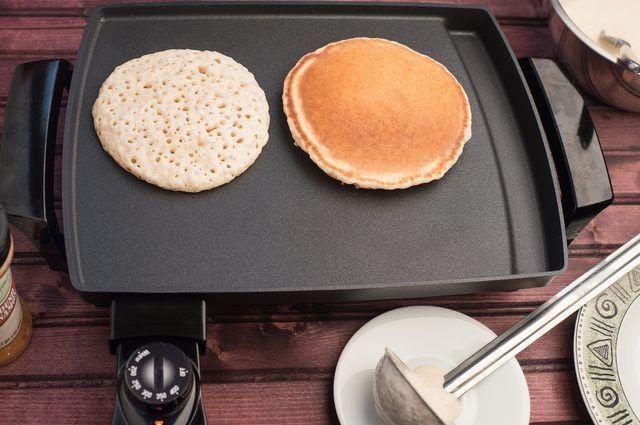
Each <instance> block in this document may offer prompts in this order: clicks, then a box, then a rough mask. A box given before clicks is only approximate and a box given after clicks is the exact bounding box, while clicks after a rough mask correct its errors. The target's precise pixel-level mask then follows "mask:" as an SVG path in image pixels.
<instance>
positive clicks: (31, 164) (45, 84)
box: [0, 60, 71, 270]
mask: <svg viewBox="0 0 640 425" xmlns="http://www.w3.org/2000/svg"><path fill="white" fill-rule="evenodd" d="M70 80H71V64H70V63H69V62H67V61H63V60H44V61H36V62H29V63H24V64H20V65H18V66H16V68H15V70H14V71H13V77H12V80H11V86H10V88H9V97H8V103H7V108H6V111H5V116H4V125H3V130H2V141H1V144H0V204H2V205H3V206H4V208H5V210H6V211H7V215H8V217H9V221H10V223H11V224H13V225H14V226H16V227H17V228H19V229H20V230H21V231H22V232H24V233H25V234H26V235H27V237H29V239H31V241H33V243H34V244H35V245H36V246H37V247H38V249H39V250H40V252H41V253H42V255H43V256H44V258H45V260H46V261H47V263H48V264H49V266H50V267H51V268H52V269H54V270H66V260H65V252H64V238H63V235H62V232H61V230H60V226H59V225H58V221H57V218H56V214H55V209H54V203H53V190H54V187H53V180H54V158H55V148H56V137H57V130H58V116H59V112H60V101H61V98H62V93H63V91H64V89H66V88H68V87H69V83H70Z"/></svg>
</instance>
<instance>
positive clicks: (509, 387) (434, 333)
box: [333, 306, 530, 425]
mask: <svg viewBox="0 0 640 425" xmlns="http://www.w3.org/2000/svg"><path fill="white" fill-rule="evenodd" d="M495 336H496V335H495V334H494V333H493V332H492V331H491V330H490V329H488V328H487V327H486V326H484V325H483V324H482V323H480V322H478V321H477V320H475V319H472V318H471V317H469V316H466V315H464V314H462V313H458V312H456V311H453V310H448V309H444V308H439V307H420V306H417V307H405V308H399V309H397V310H392V311H389V312H387V313H384V314H382V315H380V316H378V317H376V318H374V319H372V320H370V321H369V322H367V323H366V324H365V325H364V326H362V328H360V329H359V330H358V331H357V332H356V333H355V334H354V335H353V336H352V337H351V339H350V340H349V342H348V343H347V345H346V346H345V347H344V350H343V351H342V354H341V355H340V359H339V360H338V365H337V366H336V372H335V377H334V382H333V399H334V402H335V407H336V412H337V414H338V419H339V421H340V423H341V424H342V425H377V424H383V422H382V420H380V419H379V418H378V415H377V413H376V410H375V406H374V403H373V384H372V381H373V373H374V370H375V367H376V364H377V363H378V360H380V358H381V357H382V354H383V352H384V349H385V347H389V348H391V349H392V350H393V351H395V353H396V354H397V355H398V356H400V358H401V359H403V360H404V361H405V362H406V363H407V365H408V366H409V367H411V368H414V367H416V366H419V365H424V364H428V365H433V366H438V367H440V368H441V369H442V370H444V371H445V372H448V371H449V370H451V369H452V368H453V367H454V366H455V365H457V364H459V363H460V362H462V360H464V359H465V358H467V357H468V356H469V355H470V354H472V353H474V352H475V351H476V350H478V349H479V348H481V347H482V346H483V345H485V344H486V343H487V342H489V341H491V340H492V339H493V338H495ZM461 402H462V414H461V415H460V417H459V418H458V420H457V421H456V425H527V424H528V423H529V413H530V405H529V389H528V387H527V381H526V380H525V377H524V374H523V373H522V369H521V368H520V365H519V364H518V362H517V361H516V360H515V359H514V360H511V361H509V362H508V363H506V364H505V365H504V366H502V367H501V368H500V369H498V370H497V371H496V372H494V373H493V374H492V375H491V376H489V377H488V378H487V379H485V380H484V381H483V382H481V383H480V384H478V385H477V386H476V387H475V388H473V389H472V390H470V391H469V392H467V393H466V394H464V395H463V396H462V399H461Z"/></svg>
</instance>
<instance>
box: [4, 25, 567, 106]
mask: <svg viewBox="0 0 640 425" xmlns="http://www.w3.org/2000/svg"><path fill="white" fill-rule="evenodd" d="M60 19H62V20H66V19H70V18H60ZM68 25H69V28H64V27H56V28H39V27H36V28H34V29H28V30H23V29H16V28H2V27H0V101H6V97H7V91H8V88H9V82H10V79H11V74H12V72H13V68H14V67H15V65H17V64H19V63H22V62H27V61H30V60H36V59H46V58H59V57H61V58H63V59H69V60H71V59H73V57H74V56H75V54H76V52H77V50H78V46H79V45H80V38H81V36H82V32H83V28H82V27H79V26H77V25H78V23H77V19H75V18H74V19H72V20H71V22H70V23H69V24H68ZM502 29H503V31H504V33H505V34H506V36H507V38H508V40H509V43H510V44H511V47H512V48H513V50H514V52H515V53H516V55H517V56H518V57H523V56H536V57H552V56H554V55H555V52H556V48H555V45H554V43H553V42H552V41H551V38H550V34H549V31H548V29H547V28H546V27H542V26H526V25H509V24H506V25H503V26H502Z"/></svg>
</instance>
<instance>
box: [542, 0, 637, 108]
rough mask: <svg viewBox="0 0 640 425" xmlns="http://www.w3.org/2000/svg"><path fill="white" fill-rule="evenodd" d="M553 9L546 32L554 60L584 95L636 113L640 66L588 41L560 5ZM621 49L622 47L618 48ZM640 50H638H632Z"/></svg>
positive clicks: (553, 3)
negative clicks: (552, 45) (555, 48)
mask: <svg viewBox="0 0 640 425" xmlns="http://www.w3.org/2000/svg"><path fill="white" fill-rule="evenodd" d="M551 5H552V7H553V9H552V11H551V15H550V17H549V28H550V30H551V34H552V36H553V38H554V40H555V42H556V44H557V46H558V57H559V58H560V60H561V61H562V62H563V63H564V64H565V66H566V68H567V69H568V71H569V73H570V74H571V75H572V76H573V78H574V79H575V80H576V82H577V83H578V84H579V85H580V86H581V87H582V88H583V89H584V90H585V91H587V92H589V93H590V94H592V95H593V96H595V97H597V98H598V99H600V100H602V101H603V102H605V103H608V104H610V105H612V106H615V107H618V108H621V109H626V110H628V111H634V112H640V65H639V64H638V63H637V61H635V60H634V59H633V58H630V57H628V56H627V55H626V54H625V53H624V51H621V50H620V49H619V54H618V55H614V54H612V53H611V52H609V51H607V50H606V49H604V48H603V47H601V46H599V45H598V44H597V43H595V42H594V41H593V40H591V39H589V38H588V37H587V36H586V35H585V34H584V33H583V32H582V31H581V30H580V29H579V28H578V27H577V26H576V24H575V23H573V21H572V20H571V18H570V17H569V16H568V15H567V13H566V12H565V11H564V9H563V8H562V5H560V2H559V1H558V0H551ZM619 46H621V47H622V46H624V44H619ZM633 47H634V48H635V49H640V46H633Z"/></svg>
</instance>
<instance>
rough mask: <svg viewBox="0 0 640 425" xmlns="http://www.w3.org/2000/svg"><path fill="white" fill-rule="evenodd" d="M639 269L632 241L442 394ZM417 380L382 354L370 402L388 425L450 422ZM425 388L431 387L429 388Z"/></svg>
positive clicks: (464, 366) (490, 347)
mask: <svg viewBox="0 0 640 425" xmlns="http://www.w3.org/2000/svg"><path fill="white" fill-rule="evenodd" d="M639 264H640V235H637V236H636V237H634V238H633V239H631V240H630V241H629V242H627V243H626V244H624V245H623V246H622V247H621V248H619V249H618V250H616V251H615V252H613V253H612V254H611V255H609V256H608V257H607V258H605V259H604V260H602V261H601V262H600V263H598V264H597V265H596V266H595V267H593V268H592V269H591V270H589V271H588V272H586V273H585V274H583V275H582V276H580V277H579V278H578V279H576V280H575V281H574V282H573V283H572V284H570V285H569V286H567V287H565V288H564V289H563V290H562V291H560V292H558V293H557V294H556V295H555V296H554V297H552V298H551V299H549V301H547V302H546V303H544V304H543V305H541V306H540V307H538V308H537V309H536V310H535V311H534V312H532V313H531V314H529V315H528V316H526V317H524V318H523V319H522V320H520V321H519V322H518V323H516V324H515V325H514V326H513V327H511V328H510V329H509V330H507V331H506V332H505V333H503V334H502V335H500V336H498V337H497V338H496V339H494V340H493V341H491V342H490V343H488V344H487V345H485V346H484V347H483V348H481V349H480V350H478V351H477V352H476V353H474V354H473V355H471V356H470V357H469V358H467V360H465V361H463V362H462V363H461V364H460V365H458V366H457V367H455V368H454V369H453V370H451V371H450V372H449V373H447V374H446V375H445V377H444V385H443V386H442V387H441V388H442V391H443V392H445V393H447V394H449V395H453V396H455V398H458V399H459V398H460V396H462V395H463V394H464V393H465V392H467V391H468V390H469V389H471V388H473V386H475V385H476V384H477V383H479V382H480V381H482V380H483V379H484V378H486V377H487V376H488V375H490V374H491V373H492V372H494V371H495V370H496V369H498V368H499V367H500V366H502V365H503V364H504V363H505V362H507V361H508V360H510V359H511V358H513V357H514V356H515V355H516V354H518V353H519V352H521V351H522V350H523V349H525V348H526V347H528V346H529V345H531V344H532V343H533V342H534V341H536V340H537V339H538V338H540V337H541V336H542V335H544V334H546V333H547V332H548V331H549V330H551V329H552V328H553V327H555V326H556V325H557V324H559V323H560V322H562V321H563V320H564V319H566V318H567V317H568V316H570V315H571V314H573V313H575V312H576V311H577V310H578V309H580V307H582V306H583V305H585V304H586V303H587V302H589V301H590V300H592V299H593V298H595V297H596V296H597V295H598V294H600V293H601V292H603V291H604V290H606V289H607V288H608V287H609V286H611V285H612V284H613V283H615V282H616V281H618V280H619V279H620V278H622V277H623V276H624V275H626V274H627V273H629V272H630V271H631V270H632V269H633V268H634V267H636V266H637V265H639ZM416 379H417V378H416V377H415V376H413V375H412V371H411V370H410V369H409V367H407V366H406V365H405V364H404V363H403V362H402V360H400V358H399V357H398V356H396V355H395V354H394V353H393V352H392V351H391V350H389V349H387V352H386V353H385V354H384V356H383V357H382V359H381V360H380V362H379V363H378V367H377V368H376V373H375V378H374V398H375V402H376V408H377V409H378V413H379V414H380V416H381V417H382V418H384V419H385V420H386V421H387V422H389V423H391V424H393V425H409V424H416V423H420V424H427V425H431V424H434V425H436V424H437V425H442V424H445V425H449V424H450V423H451V422H452V420H448V421H446V422H445V420H443V419H442V417H443V415H442V414H438V413H437V412H442V409H443V407H442V406H435V405H430V400H429V399H426V398H427V397H425V396H424V394H421V392H420V389H419V388H416V387H417V386H418V385H416ZM425 384H431V385H432V386H433V382H432V383H429V382H426V383H425ZM439 388H440V387H439ZM449 398H451V396H449Z"/></svg>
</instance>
